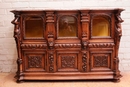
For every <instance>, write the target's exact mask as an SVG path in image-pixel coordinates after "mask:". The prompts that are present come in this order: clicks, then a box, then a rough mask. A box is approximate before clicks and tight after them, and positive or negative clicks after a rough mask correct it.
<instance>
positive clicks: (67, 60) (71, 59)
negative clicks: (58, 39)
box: [61, 55, 76, 68]
mask: <svg viewBox="0 0 130 87" xmlns="http://www.w3.org/2000/svg"><path fill="white" fill-rule="evenodd" d="M75 60H76V57H75V56H70V55H62V56H61V67H62V68H74V67H75Z"/></svg>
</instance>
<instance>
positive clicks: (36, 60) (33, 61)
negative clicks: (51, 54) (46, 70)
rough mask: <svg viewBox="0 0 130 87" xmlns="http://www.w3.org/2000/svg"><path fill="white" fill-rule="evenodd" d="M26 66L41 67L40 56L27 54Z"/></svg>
mask: <svg viewBox="0 0 130 87" xmlns="http://www.w3.org/2000/svg"><path fill="white" fill-rule="evenodd" d="M28 67H30V68H39V67H42V57H41V56H28Z"/></svg>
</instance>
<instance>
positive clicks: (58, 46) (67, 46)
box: [55, 44, 81, 48]
mask: <svg viewBox="0 0 130 87" xmlns="http://www.w3.org/2000/svg"><path fill="white" fill-rule="evenodd" d="M80 47H81V44H55V48H80Z"/></svg>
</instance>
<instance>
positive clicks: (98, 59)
mask: <svg viewBox="0 0 130 87" xmlns="http://www.w3.org/2000/svg"><path fill="white" fill-rule="evenodd" d="M93 61H94V67H107V66H108V56H107V55H104V56H94V60H93Z"/></svg>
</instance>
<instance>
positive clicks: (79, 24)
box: [11, 9, 123, 82]
mask: <svg viewBox="0 0 130 87" xmlns="http://www.w3.org/2000/svg"><path fill="white" fill-rule="evenodd" d="M121 11H123V9H106V10H94V9H93V10H31V11H27V10H13V11H11V12H13V13H14V15H15V19H14V20H13V21H12V23H13V24H14V25H15V27H14V38H15V41H16V45H17V52H18V59H17V67H18V68H17V73H16V76H15V77H16V78H17V82H20V81H24V80H104V79H107V80H113V81H119V80H120V77H121V75H120V71H119V58H118V49H119V44H120V38H121V36H122V29H121V23H122V22H123V20H122V19H121V17H120V13H121Z"/></svg>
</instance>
